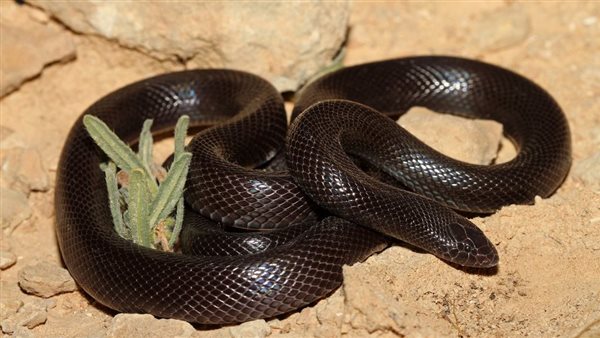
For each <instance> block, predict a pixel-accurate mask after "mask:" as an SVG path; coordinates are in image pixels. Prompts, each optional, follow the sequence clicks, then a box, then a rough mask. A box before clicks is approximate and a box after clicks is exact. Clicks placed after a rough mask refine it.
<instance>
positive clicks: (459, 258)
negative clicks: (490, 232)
mask: <svg viewBox="0 0 600 338" xmlns="http://www.w3.org/2000/svg"><path fill="white" fill-rule="evenodd" d="M448 229H449V230H450V234H451V236H452V238H454V243H452V244H451V246H452V247H451V249H450V250H449V252H448V257H447V259H449V260H450V261H451V262H453V263H457V264H460V265H462V266H469V267H478V268H490V267H493V266H496V265H498V252H497V251H496V248H495V247H494V245H493V244H492V243H491V242H490V241H489V239H488V238H487V237H486V236H485V234H484V233H483V231H481V230H480V229H479V228H477V227H476V226H475V225H474V224H472V223H471V222H469V221H468V220H465V221H464V222H455V223H451V224H449V225H448Z"/></svg>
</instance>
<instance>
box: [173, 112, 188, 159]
mask: <svg viewBox="0 0 600 338" xmlns="http://www.w3.org/2000/svg"><path fill="white" fill-rule="evenodd" d="M189 124H190V117H189V116H187V115H182V116H181V117H180V118H179V119H178V120H177V124H176V125H175V153H174V154H175V155H174V156H175V157H174V159H173V160H174V161H176V160H178V159H179V158H180V157H181V154H183V152H184V151H185V136H186V135H187V129H188V125H189Z"/></svg>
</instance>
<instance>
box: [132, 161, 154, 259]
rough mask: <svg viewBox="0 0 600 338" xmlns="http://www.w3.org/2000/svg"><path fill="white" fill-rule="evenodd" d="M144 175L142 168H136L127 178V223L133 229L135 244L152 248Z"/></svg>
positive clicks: (147, 195)
mask: <svg viewBox="0 0 600 338" xmlns="http://www.w3.org/2000/svg"><path fill="white" fill-rule="evenodd" d="M145 180H146V174H145V173H144V170H143V169H142V168H136V169H133V170H132V171H131V174H130V176H129V203H128V211H129V221H130V225H131V226H132V227H133V228H134V229H133V230H134V231H133V232H135V234H136V235H135V236H134V239H137V243H138V244H140V245H143V246H145V247H151V246H152V235H151V232H150V227H151V226H150V224H153V223H149V222H148V213H149V212H148V204H149V203H148V199H149V198H150V196H149V193H148V187H147V185H146V182H145Z"/></svg>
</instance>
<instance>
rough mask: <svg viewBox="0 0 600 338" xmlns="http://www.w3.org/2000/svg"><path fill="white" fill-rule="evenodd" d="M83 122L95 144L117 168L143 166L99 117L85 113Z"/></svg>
mask: <svg viewBox="0 0 600 338" xmlns="http://www.w3.org/2000/svg"><path fill="white" fill-rule="evenodd" d="M83 124H84V125H85V128H86V129H87V131H88V133H89V134H90V136H91V137H92V139H94V141H95V142H96V144H97V145H98V146H99V147H100V148H101V149H102V150H103V151H104V152H105V153H106V155H108V157H110V159H111V160H113V161H114V162H115V164H116V165H117V166H118V167H119V168H121V169H123V170H125V171H131V170H132V169H133V168H143V167H144V164H143V163H142V161H140V159H139V158H138V157H137V156H136V154H135V153H134V152H133V150H131V148H129V146H127V144H125V142H123V141H121V140H120V139H119V137H118V136H117V135H116V134H115V133H113V132H112V130H110V129H109V128H108V126H107V125H106V124H105V123H104V122H102V121H101V120H100V119H99V118H97V117H95V116H93V115H85V116H84V117H83Z"/></svg>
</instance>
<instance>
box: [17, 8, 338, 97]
mask: <svg viewBox="0 0 600 338" xmlns="http://www.w3.org/2000/svg"><path fill="white" fill-rule="evenodd" d="M28 2H30V3H32V4H34V5H35V6H39V7H41V8H43V9H44V10H46V11H48V12H49V13H51V14H52V15H53V16H54V17H56V18H57V19H59V20H60V21H61V22H63V23H64V24H65V25H67V26H69V27H70V28H71V29H73V30H75V31H77V32H81V33H86V34H96V35H100V36H103V37H105V38H108V39H111V40H115V41H117V42H118V43H119V44H120V45H122V46H125V47H128V48H135V49H138V50H140V51H143V52H145V53H148V54H149V55H152V56H154V57H156V58H158V59H160V60H165V59H170V60H178V61H181V62H183V63H184V64H185V65H186V66H187V67H188V68H193V67H201V68H206V67H213V68H220V67H224V68H234V69H241V70H246V71H250V72H253V73H255V74H259V75H262V76H264V77H265V78H267V79H268V80H270V81H271V82H272V83H273V84H274V85H275V86H276V87H277V88H278V89H279V90H281V91H289V90H296V89H297V88H298V85H299V84H302V83H303V82H304V81H306V80H307V79H308V77H310V76H312V75H313V74H315V73H316V72H318V71H319V70H320V69H322V68H323V67H325V66H327V65H328V64H329V63H330V62H331V61H332V59H333V57H334V56H335V55H336V53H337V52H338V50H339V48H340V47H341V45H342V42H343V41H344V38H345V35H346V27H347V24H348V15H349V7H348V6H347V5H346V4H339V3H338V4H336V3H329V4H327V3H322V4H316V3H315V4H307V3H292V4H289V3H288V4H285V3H275V2H271V3H264V4H262V5H260V6H256V5H253V4H240V3H215V2H209V3H202V4H200V3H193V2H179V3H176V4H174V3H160V2H155V3H149V4H146V5H145V6H139V5H138V4H135V3H124V2H97V1H92V0H85V1H77V2H74V3H68V2H58V1H53V2H51V1H38V0H31V1H28ZM298 13H302V15H298ZM117 14H119V15H117ZM236 23H237V24H236Z"/></svg>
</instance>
